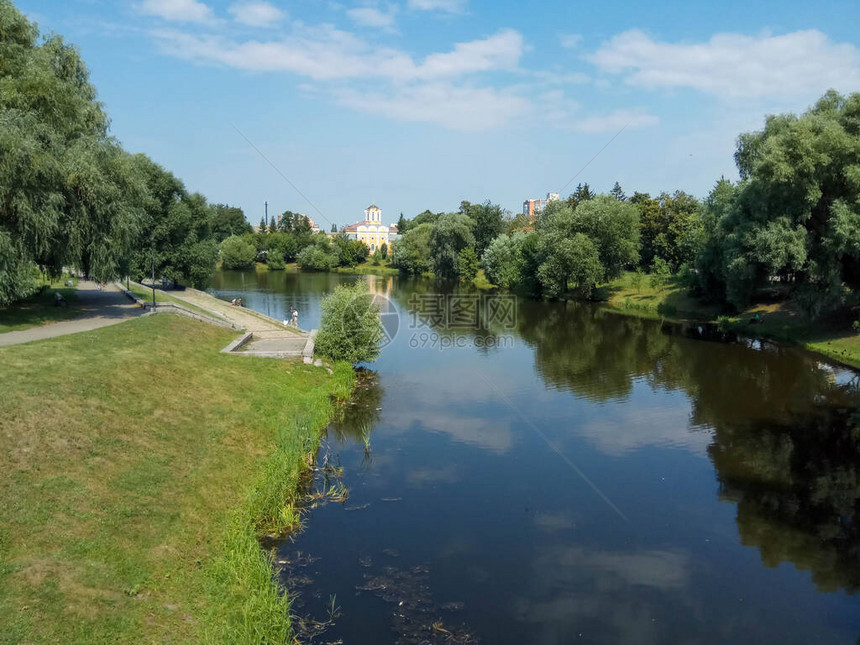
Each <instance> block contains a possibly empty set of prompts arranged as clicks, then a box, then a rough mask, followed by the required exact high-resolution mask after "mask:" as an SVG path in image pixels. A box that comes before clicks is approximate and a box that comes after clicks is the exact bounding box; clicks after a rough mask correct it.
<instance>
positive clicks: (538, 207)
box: [523, 193, 560, 219]
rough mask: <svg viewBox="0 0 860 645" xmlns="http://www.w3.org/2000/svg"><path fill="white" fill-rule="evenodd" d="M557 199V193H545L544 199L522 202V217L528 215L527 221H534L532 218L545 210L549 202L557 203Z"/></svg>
mask: <svg viewBox="0 0 860 645" xmlns="http://www.w3.org/2000/svg"><path fill="white" fill-rule="evenodd" d="M559 199H560V197H559V195H558V193H547V194H546V199H527V200H526V201H524V202H523V215H528V216H529V219H534V216H535V215H536V214H537V213H540V212H541V211H542V210H543V209H544V208H546V207H547V205H548V204H549V203H550V202H557V201H558V200H559Z"/></svg>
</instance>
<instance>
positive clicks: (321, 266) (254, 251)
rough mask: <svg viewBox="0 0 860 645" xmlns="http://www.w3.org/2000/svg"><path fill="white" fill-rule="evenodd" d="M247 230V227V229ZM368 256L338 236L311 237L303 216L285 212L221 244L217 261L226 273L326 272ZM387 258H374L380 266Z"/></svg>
mask: <svg viewBox="0 0 860 645" xmlns="http://www.w3.org/2000/svg"><path fill="white" fill-rule="evenodd" d="M249 228H250V227H249ZM369 255H370V249H368V248H367V245H366V244H364V242H361V241H358V240H350V239H349V238H348V237H347V236H346V234H344V233H341V234H340V235H336V236H334V237H331V238H330V237H329V236H328V235H326V234H325V233H322V232H318V233H314V232H313V230H312V229H311V225H310V221H309V220H308V218H307V216H305V215H302V214H300V213H293V212H291V211H286V212H285V213H283V214H282V215H281V217H280V218H279V219H278V220H273V221H272V222H271V223H270V224H269V225H268V226H266V224H265V222H261V223H260V226H259V228H258V230H257V231H256V232H247V233H245V234H244V235H233V236H231V237H228V238H227V239H225V240H224V241H223V242H222V243H221V260H222V262H223V266H224V267H225V268H227V269H248V268H251V267H253V266H254V265H255V264H256V263H257V262H264V263H266V264H267V265H268V268H269V270H273V271H276V270H282V269H284V268H285V266H286V263H287V262H296V263H297V264H298V265H299V266H300V267H301V268H302V269H306V270H312V271H326V270H328V269H331V268H333V267H336V266H352V267H354V266H356V265H358V264H360V263H362V262H364V261H365V260H367V258H368V256H369ZM387 256H388V249H387V248H386V247H382V248H380V249H379V250H378V251H377V252H376V254H375V257H374V260H375V261H376V262H381V261H382V260H384V259H386V258H387Z"/></svg>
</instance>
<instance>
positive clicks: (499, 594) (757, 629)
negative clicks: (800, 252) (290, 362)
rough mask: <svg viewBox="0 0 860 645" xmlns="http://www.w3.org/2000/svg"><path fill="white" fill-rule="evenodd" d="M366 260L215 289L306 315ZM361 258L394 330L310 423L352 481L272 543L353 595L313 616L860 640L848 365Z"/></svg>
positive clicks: (227, 276)
mask: <svg viewBox="0 0 860 645" xmlns="http://www.w3.org/2000/svg"><path fill="white" fill-rule="evenodd" d="M356 279H359V278H358V277H357V276H347V275H338V274H299V273H294V272H289V271H288V272H286V273H285V272H273V273H259V274H258V273H255V272H245V273H240V272H227V271H225V272H219V273H218V274H217V276H216V280H215V283H214V287H213V293H214V294H215V295H217V296H218V297H221V298H225V299H231V298H234V297H237V296H241V297H243V298H244V299H245V301H246V303H247V306H248V307H250V308H253V309H256V310H258V311H260V312H262V313H265V314H268V315H270V316H273V317H275V318H277V319H283V318H286V317H287V316H286V312H287V311H289V308H290V306H296V308H297V309H298V311H299V316H300V319H299V324H300V325H301V326H302V327H303V328H305V329H312V328H314V327H317V326H318V324H319V316H320V300H321V298H322V297H323V295H324V294H325V293H327V292H329V291H331V290H332V289H333V288H334V287H335V286H336V285H337V284H338V283H340V282H348V281H353V280H356ZM370 283H371V286H372V289H373V290H374V291H375V292H376V293H378V294H380V295H381V296H385V297H387V298H388V299H390V301H391V303H392V306H393V307H396V309H397V310H398V311H399V316H397V317H395V316H394V314H389V316H388V319H387V323H386V326H387V329H388V331H389V333H390V335H392V336H393V338H392V339H391V341H390V342H389V343H388V344H387V345H386V346H385V347H384V349H383V351H382V354H381V356H380V358H379V360H378V361H377V362H376V363H374V364H372V365H368V366H367V368H368V370H370V371H365V372H362V374H361V376H360V379H359V389H358V390H357V392H356V396H355V398H354V400H353V401H352V402H351V404H350V405H349V406H347V410H346V412H345V414H344V418H343V419H341V420H339V421H336V422H333V423H332V424H331V427H330V428H329V430H328V433H327V438H326V440H325V441H324V443H323V446H322V448H321V449H320V452H321V454H320V462H321V463H328V464H331V465H335V466H338V467H342V468H343V473H342V482H343V484H344V485H345V486H346V487H347V488H348V489H349V491H350V492H349V498H348V499H347V500H346V501H345V502H341V503H334V502H330V503H327V504H326V503H322V504H318V505H316V507H315V508H312V509H309V511H308V513H307V515H306V517H305V519H306V523H307V526H306V528H305V530H304V531H303V532H302V533H301V534H299V535H298V536H297V537H296V538H295V540H294V541H293V540H287V541H285V542H283V543H280V544H279V545H277V552H276V559H277V560H278V561H279V562H280V565H281V566H282V567H283V571H282V572H281V578H282V580H283V582H284V583H285V584H287V585H288V586H289V587H290V588H291V589H292V590H293V591H294V592H295V593H296V594H297V597H296V599H295V601H294V605H293V613H294V614H295V615H296V616H298V617H299V618H308V617H309V618H312V619H314V620H317V621H320V622H325V621H326V620H327V617H328V611H329V609H330V608H331V607H332V605H334V606H335V607H337V608H339V611H338V612H337V618H336V619H335V620H334V622H333V624H329V625H327V626H326V629H325V631H324V633H322V634H321V635H318V636H316V637H315V638H314V639H313V642H315V643H326V642H339V639H342V641H343V642H344V643H346V644H347V645H353V644H358V645H364V644H367V645H370V644H373V645H379V644H382V643H473V642H480V643H501V644H507V643H511V644H513V643H517V644H524V643H539V644H556V643H558V644H561V643H571V642H582V643H622V642H623V643H762V642H774V643H777V642H778V643H803V644H807V643H846V644H847V643H856V642H857V639H858V636H860V606H858V599H857V597H856V596H855V595H854V594H855V593H856V592H857V590H858V588H860V514H858V511H860V503H858V500H860V412H858V410H859V409H860V408H858V403H860V395H858V390H857V387H858V383H857V381H858V379H857V375H856V373H855V372H853V371H851V370H847V369H844V368H841V367H839V366H837V365H834V364H832V363H829V362H827V361H825V360H824V359H822V358H820V357H817V356H815V355H813V354H810V353H807V352H805V351H801V350H799V349H795V348H789V347H781V346H778V345H775V344H771V343H766V342H758V341H753V340H747V339H743V338H740V339H738V338H725V337H723V336H722V335H720V334H719V333H716V332H713V331H711V330H708V329H699V328H697V327H696V326H690V327H682V326H676V325H670V324H665V323H661V322H659V321H650V320H640V319H636V318H629V317H624V316H620V315H617V314H613V313H610V312H607V311H605V310H603V309H601V308H600V307H597V306H592V305H584V304H577V303H549V302H536V301H531V300H526V299H518V298H512V297H510V296H494V295H486V294H481V293H479V292H476V291H474V290H471V289H467V288H465V287H448V288H444V287H442V286H440V285H437V284H434V283H431V282H427V281H417V280H408V279H401V278H398V277H385V278H382V277H375V278H374V277H371V278H370ZM392 311H393V309H392ZM395 323H397V324H395ZM320 485H321V484H320V482H317V486H320ZM299 623H301V625H303V627H304V629H305V633H306V638H309V632H312V631H313V630H314V628H315V627H316V628H318V629H319V630H322V629H323V625H316V624H315V623H313V622H310V621H309V620H305V621H297V624H299Z"/></svg>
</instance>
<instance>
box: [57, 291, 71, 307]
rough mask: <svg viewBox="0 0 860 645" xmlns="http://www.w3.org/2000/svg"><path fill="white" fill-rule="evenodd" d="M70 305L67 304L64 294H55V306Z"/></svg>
mask: <svg viewBox="0 0 860 645" xmlns="http://www.w3.org/2000/svg"><path fill="white" fill-rule="evenodd" d="M68 304H69V303H68V302H66V299H65V298H63V294H61V293H60V292H59V291H55V292H54V305H55V306H57V307H66V306H68Z"/></svg>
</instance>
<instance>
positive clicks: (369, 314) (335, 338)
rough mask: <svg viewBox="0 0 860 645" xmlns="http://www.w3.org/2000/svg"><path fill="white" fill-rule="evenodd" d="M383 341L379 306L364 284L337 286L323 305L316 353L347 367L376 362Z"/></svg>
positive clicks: (362, 282) (362, 281) (361, 281)
mask: <svg viewBox="0 0 860 645" xmlns="http://www.w3.org/2000/svg"><path fill="white" fill-rule="evenodd" d="M383 338H384V332H383V329H382V322H381V317H380V311H379V306H378V304H377V302H376V297H375V296H374V294H372V293H371V292H370V291H369V290H368V288H367V283H366V282H365V281H364V280H360V281H358V282H356V283H355V284H352V285H339V286H338V287H337V288H336V289H335V290H334V293H331V294H330V295H328V296H326V297H325V299H324V300H323V301H322V320H321V324H320V331H319V333H318V334H317V337H316V342H315V349H316V351H317V353H319V354H321V355H322V356H326V357H328V358H330V359H332V360H338V361H349V362H350V363H361V362H368V361H375V360H376V359H377V357H378V356H379V351H380V347H379V343H380V342H381V341H382V339H383Z"/></svg>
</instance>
